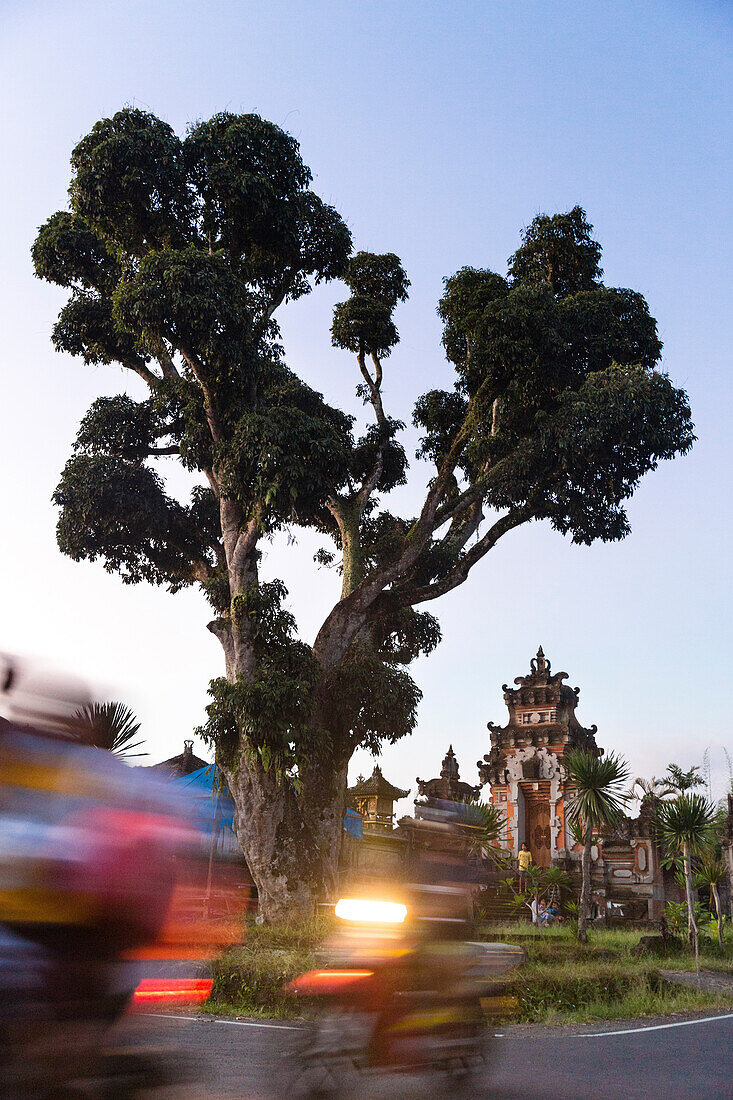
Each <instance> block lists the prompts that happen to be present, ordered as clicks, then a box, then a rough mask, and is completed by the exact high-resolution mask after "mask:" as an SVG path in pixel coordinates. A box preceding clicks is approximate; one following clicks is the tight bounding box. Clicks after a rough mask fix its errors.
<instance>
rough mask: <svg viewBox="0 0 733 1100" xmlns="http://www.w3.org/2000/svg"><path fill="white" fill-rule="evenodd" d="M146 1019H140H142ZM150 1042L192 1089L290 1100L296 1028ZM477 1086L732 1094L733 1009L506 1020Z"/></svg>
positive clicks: (405, 1098) (185, 1033) (373, 1093)
mask: <svg viewBox="0 0 733 1100" xmlns="http://www.w3.org/2000/svg"><path fill="white" fill-rule="evenodd" d="M140 1025H141V1021H139V1022H138V1025H137V1026H138V1027H140ZM140 1034H142V1035H143V1036H144V1039H145V1042H146V1043H155V1044H157V1043H164V1044H173V1045H174V1046H177V1047H179V1048H180V1049H181V1050H182V1051H184V1052H185V1054H186V1055H187V1057H188V1058H190V1059H191V1060H192V1061H193V1063H194V1064H195V1065H196V1067H197V1074H196V1076H197V1078H198V1084H197V1085H192V1086H191V1087H190V1089H189V1088H187V1089H186V1090H185V1094H186V1096H190V1097H201V1098H202V1100H203V1098H204V1097H205V1098H206V1100H233V1098H235V1097H236V1098H238V1100H281V1098H285V1100H287V1092H288V1085H287V1067H288V1064H289V1058H288V1050H289V1048H290V1046H291V1045H292V1044H293V1042H294V1041H296V1040H297V1030H296V1028H295V1027H293V1026H290V1027H286V1026H284V1025H282V1024H276V1023H273V1024H265V1023H254V1022H247V1021H236V1020H230V1019H214V1018H207V1017H197V1018H193V1017H185V1016H166V1017H162V1016H160V1017H148V1018H147V1019H146V1022H145V1026H144V1028H143V1030H142V1031H141V1032H140ZM491 1054H492V1057H491V1064H490V1065H489V1067H488V1068H487V1071H486V1074H485V1076H484V1077H483V1078H482V1079H481V1080H479V1081H478V1082H476V1087H475V1089H474V1090H473V1093H472V1095H473V1096H474V1097H476V1100H479V1098H480V1097H487V1098H488V1097H491V1098H492V1100H641V1098H644V1100H687V1098H692V1097H695V1098H699V1097H705V1098H706V1100H733V1014H730V1015H728V1016H718V1017H712V1018H710V1017H708V1018H703V1019H696V1020H692V1021H686V1022H682V1023H681V1022H679V1021H675V1022H671V1021H669V1020H668V1021H663V1020H660V1021H657V1022H647V1023H642V1024H641V1025H639V1023H638V1021H637V1023H628V1024H614V1025H608V1026H605V1025H602V1026H598V1027H594V1026H585V1027H576V1028H572V1029H571V1028H553V1029H549V1028H529V1027H509V1028H506V1029H504V1030H503V1031H499V1032H497V1033H496V1038H495V1040H494V1042H493V1043H492V1048H491ZM449 1094H450V1085H449V1084H448V1083H447V1082H446V1080H445V1078H441V1077H439V1076H438V1075H434V1076H432V1077H428V1076H421V1077H414V1076H412V1077H408V1076H403V1077H394V1076H392V1077H389V1078H381V1079H380V1080H377V1081H374V1082H368V1081H364V1080H363V1079H360V1081H359V1083H358V1085H357V1086H356V1088H355V1090H354V1091H353V1092H350V1094H349V1095H350V1096H353V1097H354V1100H382V1098H384V1100H386V1098H387V1097H389V1098H390V1100H413V1098H415V1100H418V1098H419V1100H429V1098H432V1097H440V1098H441V1100H450V1097H449Z"/></svg>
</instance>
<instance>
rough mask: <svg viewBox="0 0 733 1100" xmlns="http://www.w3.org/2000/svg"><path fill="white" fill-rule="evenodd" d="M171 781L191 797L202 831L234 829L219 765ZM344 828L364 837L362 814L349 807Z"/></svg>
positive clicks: (210, 765) (232, 805)
mask: <svg viewBox="0 0 733 1100" xmlns="http://www.w3.org/2000/svg"><path fill="white" fill-rule="evenodd" d="M171 783H172V784H173V786H174V787H176V788H177V790H179V791H180V792H181V794H182V795H183V796H184V797H185V798H186V800H188V799H189V798H190V800H191V801H190V809H191V813H192V814H193V816H194V819H195V821H196V822H197V824H198V825H199V827H200V828H201V830H202V832H207V833H208V832H210V831H211V827H212V825H213V824H214V823H215V824H216V831H217V833H218V832H220V831H221V830H223V829H233V828H234V802H233V801H232V797H231V795H230V794H229V791H228V789H227V785H226V780H225V778H224V776H223V775H222V774H221V771H220V770H219V769H218V768H217V766H216V764H209V765H208V766H207V767H205V768H199V769H198V771H195V772H190V773H189V774H188V775H184V776H181V778H180V779H173V780H171ZM344 829H345V830H346V832H347V833H348V834H349V836H353V837H355V838H356V839H357V840H363V839H364V831H363V828H362V819H361V814H359V813H357V812H356V810H347V811H346V817H345V818H344Z"/></svg>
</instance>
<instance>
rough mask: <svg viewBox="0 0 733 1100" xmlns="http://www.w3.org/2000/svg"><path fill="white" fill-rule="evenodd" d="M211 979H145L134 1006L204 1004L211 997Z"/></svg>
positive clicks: (136, 991)
mask: <svg viewBox="0 0 733 1100" xmlns="http://www.w3.org/2000/svg"><path fill="white" fill-rule="evenodd" d="M213 984H214V983H213V982H212V981H211V979H209V978H166V979H162V980H161V979H156V978H144V979H143V980H142V981H141V982H140V984H139V985H138V987H137V989H136V990H135V993H134V995H133V998H132V1001H133V1006H139V1005H142V1004H150V1003H151V1002H160V1001H165V1002H166V1003H168V1004H203V1002H204V1001H207V1000H208V999H209V997H210V996H211V988H212V986H213Z"/></svg>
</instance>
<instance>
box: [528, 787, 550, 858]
mask: <svg viewBox="0 0 733 1100" xmlns="http://www.w3.org/2000/svg"><path fill="white" fill-rule="evenodd" d="M549 794H550V792H549V790H548V791H547V792H545V791H534V790H529V791H528V790H526V789H525V791H524V806H525V817H524V820H525V826H524V836H525V843H526V845H527V847H528V848H529V850H530V852H531V853H532V862H533V863H535V864H537V866H538V867H549V866H550V861H551V853H550V799H549Z"/></svg>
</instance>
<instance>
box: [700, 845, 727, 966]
mask: <svg viewBox="0 0 733 1100" xmlns="http://www.w3.org/2000/svg"><path fill="white" fill-rule="evenodd" d="M725 876H726V871H725V865H724V863H723V861H722V859H718V858H717V857H716V856H708V857H706V858H705V859H702V860H701V861H700V863H699V865H698V868H697V871H696V873H695V886H696V887H697V888H698V889H699V888H700V887H702V886H708V887H710V892H711V894H712V895H713V901H714V902H715V915H716V917H717V920H718V943H719V944H720V946H721V947H722V946H723V920H724V917H723V909H722V906H721V904H720V891H719V890H718V883H719V882H722V881H723V880H724V879H725Z"/></svg>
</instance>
